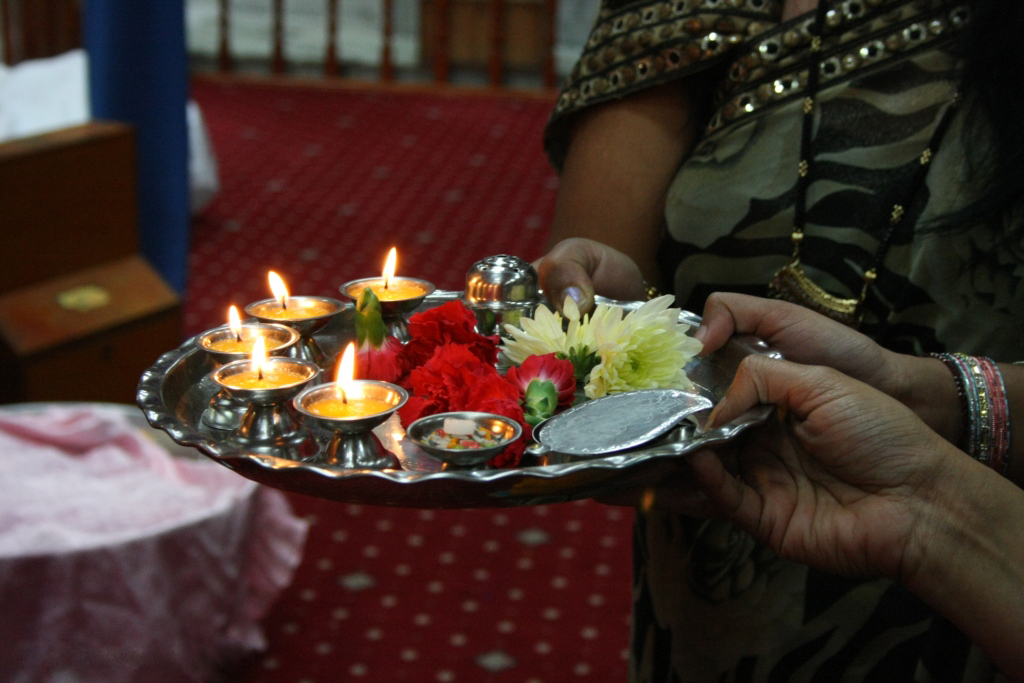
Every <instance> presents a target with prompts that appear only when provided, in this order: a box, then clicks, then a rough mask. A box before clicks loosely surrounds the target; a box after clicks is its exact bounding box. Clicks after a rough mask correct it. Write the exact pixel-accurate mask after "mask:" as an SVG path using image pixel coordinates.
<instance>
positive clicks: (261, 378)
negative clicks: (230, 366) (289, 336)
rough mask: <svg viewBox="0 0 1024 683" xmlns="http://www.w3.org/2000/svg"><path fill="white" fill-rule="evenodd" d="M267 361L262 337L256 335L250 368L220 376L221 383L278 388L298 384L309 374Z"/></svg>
mask: <svg viewBox="0 0 1024 683" xmlns="http://www.w3.org/2000/svg"><path fill="white" fill-rule="evenodd" d="M274 365H276V364H275V363H267V349H266V344H265V342H264V340H263V337H257V338H256V340H255V342H254V343H253V349H252V367H253V369H252V370H246V371H245V372H238V373H235V374H233V375H228V376H227V377H222V378H221V380H220V381H221V383H223V384H226V385H227V386H229V387H233V388H235V389H280V388H281V387H287V386H291V385H293V384H299V383H300V382H305V381H306V380H307V379H309V375H305V374H303V373H301V372H295V371H294V370H288V369H286V368H275V367H274Z"/></svg>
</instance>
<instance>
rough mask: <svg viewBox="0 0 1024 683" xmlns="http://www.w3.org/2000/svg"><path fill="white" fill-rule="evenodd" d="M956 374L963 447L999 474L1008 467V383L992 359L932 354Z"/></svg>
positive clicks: (955, 354) (965, 355) (954, 376)
mask: <svg viewBox="0 0 1024 683" xmlns="http://www.w3.org/2000/svg"><path fill="white" fill-rule="evenodd" d="M931 355H932V357H934V358H938V359H939V360H941V361H942V362H943V363H945V364H946V367H948V368H949V369H950V371H951V372H952V373H953V378H954V379H955V380H956V385H957V396H958V397H959V398H960V407H961V413H962V418H961V419H962V424H963V427H962V438H961V443H960V446H961V447H962V448H963V450H964V451H966V452H967V453H968V454H970V456H971V457H973V458H974V459H975V460H978V461H979V462H981V463H984V464H985V465H988V466H989V467H991V468H992V469H994V470H995V471H997V472H999V473H1000V474H1003V475H1005V474H1006V472H1007V470H1008V458H1007V454H1008V453H1009V450H1010V413H1009V407H1008V406H1007V403H1006V386H1005V384H1004V383H1003V375H1002V373H1001V372H1000V371H999V367H998V366H997V365H996V364H995V363H994V362H993V361H992V359H991V358H985V357H984V356H968V355H967V354H964V353H933V354H931Z"/></svg>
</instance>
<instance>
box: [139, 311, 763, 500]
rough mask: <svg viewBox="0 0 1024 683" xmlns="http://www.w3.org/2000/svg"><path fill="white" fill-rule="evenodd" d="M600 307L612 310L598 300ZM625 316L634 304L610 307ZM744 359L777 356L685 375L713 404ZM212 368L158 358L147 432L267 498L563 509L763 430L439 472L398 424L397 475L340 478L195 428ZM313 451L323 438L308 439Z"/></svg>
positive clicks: (753, 419)
mask: <svg viewBox="0 0 1024 683" xmlns="http://www.w3.org/2000/svg"><path fill="white" fill-rule="evenodd" d="M460 294H461V293H460V292H446V291H437V292H435V293H434V294H432V295H431V296H430V297H428V298H427V299H426V300H425V301H424V303H423V306H422V308H429V307H432V306H438V305H440V304H442V303H445V302H447V301H451V300H453V299H456V298H459V296H460ZM604 301H606V302H611V300H607V299H605V300H604ZM611 303H615V304H616V305H620V306H622V307H624V308H626V309H632V308H636V307H638V306H639V303H637V302H611ZM680 321H681V322H685V323H688V324H691V325H693V326H696V325H697V324H699V322H700V318H699V317H698V316H696V315H694V314H692V313H689V312H686V311H683V312H681V313H680ZM352 330H353V323H352V309H351V306H349V307H347V308H346V309H345V310H344V311H343V312H342V313H341V314H339V315H338V316H336V318H335V319H334V321H332V323H331V324H330V325H329V326H328V327H326V328H324V330H322V332H321V333H320V334H318V335H317V336H316V340H317V342H318V343H319V345H320V346H321V347H322V348H323V350H324V352H325V353H326V354H327V355H328V356H329V357H331V356H333V355H334V354H336V353H337V352H338V351H339V350H340V349H341V348H343V346H344V344H345V343H347V342H348V341H349V340H350V339H351V338H352V336H353V332H352ZM750 354H762V355H771V356H778V354H777V352H775V351H773V350H771V349H770V348H769V347H768V346H767V345H765V344H764V343H763V342H762V341H760V340H758V339H756V338H753V337H736V338H733V339H732V340H730V341H729V343H728V344H727V345H726V346H725V347H723V348H722V349H720V350H719V351H717V352H716V353H714V354H711V355H710V356H706V357H701V358H696V359H694V360H693V361H691V363H690V364H689V365H688V366H687V372H688V374H689V376H690V378H691V379H692V380H693V382H694V383H695V384H696V385H697V388H698V390H699V391H700V392H701V393H703V394H705V395H706V396H708V397H709V398H711V399H712V400H713V401H717V399H719V398H720V397H721V396H722V395H723V394H724V392H725V390H726V388H727V387H728V386H729V383H730V382H731V381H732V378H733V377H734V375H735V373H736V368H737V366H738V364H739V362H740V361H741V360H742V359H743V358H744V357H746V356H748V355H750ZM213 368H214V365H213V362H212V361H211V360H210V359H209V358H208V356H207V354H205V353H203V352H200V351H198V350H197V349H196V347H195V345H194V341H193V340H191V339H190V340H188V341H186V342H185V343H184V344H182V345H181V346H180V347H178V348H177V349H175V350H173V351H170V352H168V353H165V354H164V355H163V356H161V357H160V358H159V359H158V360H157V362H156V363H155V364H154V365H153V366H152V367H151V368H150V369H149V370H147V371H146V372H145V373H144V374H143V375H142V379H141V381H140V383H139V388H138V396H137V399H138V404H139V407H140V408H142V411H143V412H144V413H145V415H146V419H147V420H148V421H149V423H150V424H151V425H153V426H154V427H156V428H158V429H161V430H163V431H164V432H166V433H167V434H168V435H169V436H170V437H171V438H172V439H173V440H174V441H175V442H177V443H178V444H181V445H183V446H192V447H194V448H196V449H198V450H199V451H200V452H202V453H203V454H204V455H206V456H208V457H210V458H212V459H213V460H215V461H217V462H219V463H220V464H222V465H224V466H225V467H228V468H230V469H232V470H234V471H236V472H238V473H239V474H240V475H242V476H244V477H247V478H249V479H252V480H254V481H257V482H259V483H261V484H265V485H267V486H271V487H273V488H277V489H281V490H285V491H293V492H297V493H302V494H306V495H310V496H315V497H318V498H326V499H329V500H335V501H339V502H347V503H361V504H366V505H389V506H398V507H413V508H495V507H509V506H518V505H541V504H547V503H563V502H568V501H572V500H578V499H582V498H594V497H600V496H602V495H606V494H609V493H612V492H614V491H618V490H623V489H627V488H634V487H643V486H649V485H651V484H653V483H656V482H658V481H660V480H662V479H664V478H666V477H668V476H670V475H672V474H674V473H676V472H678V470H679V468H680V467H684V468H685V467H686V464H685V462H684V461H683V459H682V458H681V457H680V456H682V455H684V454H686V453H688V452H690V451H693V450H694V449H696V448H698V447H701V446H705V445H711V444H716V443H723V442H725V441H728V440H730V439H732V438H733V437H735V436H736V435H737V434H739V433H740V432H742V431H743V430H745V429H747V428H748V427H750V426H752V425H755V424H758V423H760V422H762V421H764V420H765V418H766V417H767V416H768V415H769V414H770V411H771V408H770V407H768V406H761V407H758V408H756V409H754V410H752V411H750V412H748V413H747V414H745V415H743V416H741V417H740V418H738V419H736V420H734V421H733V422H731V423H729V424H726V425H722V426H721V427H719V428H717V429H713V430H710V431H707V432H703V433H701V432H700V430H699V429H698V427H697V425H696V424H694V423H692V422H685V423H684V424H683V425H682V426H680V427H679V428H677V429H675V430H673V431H672V432H670V433H669V435H668V436H666V437H664V438H662V439H661V440H659V441H657V442H655V443H652V444H649V445H647V446H645V447H643V448H639V449H635V450H631V451H621V452H618V453H614V454H609V455H607V456H604V457H593V456H589V457H586V458H574V457H572V456H567V455H563V454H558V453H547V454H545V455H543V456H541V457H534V456H532V455H530V454H529V452H528V453H527V454H525V455H524V456H523V461H522V463H521V464H520V466H518V467H516V468H512V469H487V468H484V469H451V470H449V469H442V467H443V466H442V463H441V462H440V461H438V460H436V459H435V458H433V457H431V456H430V455H428V454H427V453H424V452H423V451H421V450H420V449H419V448H418V447H416V445H415V444H413V443H412V442H411V441H410V440H408V439H406V438H405V434H404V431H403V430H402V427H401V424H400V423H399V422H398V419H397V416H393V417H392V418H391V419H390V420H388V422H386V423H385V424H383V425H381V426H380V427H378V428H377V429H376V430H375V431H376V433H377V435H378V436H379V437H380V438H381V441H382V442H383V443H384V446H385V447H386V448H387V449H388V450H390V451H392V452H393V453H395V455H396V456H398V459H399V461H400V462H401V464H402V469H401V470H369V469H342V468H336V467H331V466H325V465H312V464H309V463H306V462H300V461H296V460H291V459H287V458H283V457H278V456H276V455H274V454H267V453H254V452H247V451H246V450H245V449H244V448H242V447H240V446H239V445H238V444H235V443H232V441H231V440H230V438H229V434H228V433H226V432H221V431H218V430H215V429H212V428H210V427H208V426H207V425H205V424H204V423H203V422H202V419H201V418H202V414H203V411H204V410H205V409H206V407H207V406H208V405H209V402H210V399H211V398H212V397H213V396H214V394H216V393H217V387H216V385H214V384H213V382H212V380H210V379H209V377H208V375H209V373H210V371H211V370H212V369H213ZM313 433H314V437H315V438H316V441H317V443H318V444H319V445H320V447H326V443H327V441H328V440H329V437H330V435H329V434H327V433H324V432H319V431H316V430H315V429H314V432H313Z"/></svg>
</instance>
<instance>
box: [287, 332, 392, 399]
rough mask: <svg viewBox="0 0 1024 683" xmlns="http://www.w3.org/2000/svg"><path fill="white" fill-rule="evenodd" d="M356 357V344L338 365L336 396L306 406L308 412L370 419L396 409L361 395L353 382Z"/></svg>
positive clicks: (346, 349) (351, 345)
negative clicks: (372, 416) (371, 416)
mask: <svg viewBox="0 0 1024 683" xmlns="http://www.w3.org/2000/svg"><path fill="white" fill-rule="evenodd" d="M355 355H356V347H355V344H352V343H350V344H349V345H348V346H347V347H345V353H344V354H343V355H342V357H341V361H340V362H339V363H338V372H337V375H336V384H337V392H336V395H335V396H334V397H331V398H323V399H320V400H319V401H316V402H315V403H312V404H310V405H309V406H306V410H308V411H309V412H311V413H313V414H315V415H320V416H321V417H369V416H370V415H376V414H378V413H383V412H386V411H388V410H391V409H392V408H394V407H395V405H394V404H393V403H388V402H387V401H382V400H380V399H377V398H367V397H364V396H362V395H361V394H360V393H359V385H358V384H356V383H355V382H353V380H352V377H353V376H355Z"/></svg>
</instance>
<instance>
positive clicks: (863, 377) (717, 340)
mask: <svg viewBox="0 0 1024 683" xmlns="http://www.w3.org/2000/svg"><path fill="white" fill-rule="evenodd" d="M733 334H752V335H754V336H756V337H759V338H761V339H763V340H764V341H765V342H767V343H768V344H769V345H770V346H772V347H773V348H775V349H776V350H778V351H779V352H780V353H782V355H783V357H784V358H786V359H787V360H791V361H794V362H797V363H803V364H807V365H825V366H827V367H830V368H834V369H836V370H839V371H840V372H842V373H843V374H844V375H849V376H850V377H852V378H854V379H857V380H860V381H861V382H864V383H865V384H868V385H870V386H872V387H874V388H875V389H878V390H879V391H882V392H883V393H885V394H888V395H889V396H892V397H893V398H895V399H896V400H898V401H900V402H901V403H903V404H904V405H905V406H907V407H909V408H910V409H911V410H912V411H914V413H915V414H917V416H918V417H919V418H921V419H922V420H924V422H925V424H926V425H927V426H928V427H930V428H931V429H933V430H935V431H936V432H938V433H939V434H940V435H942V436H943V437H944V438H945V439H946V440H947V441H949V442H950V443H952V444H956V443H959V439H960V428H961V420H960V412H959V411H960V399H959V398H958V397H957V394H956V383H955V382H954V380H953V376H952V374H950V372H949V370H948V369H947V368H946V367H945V366H944V365H943V363H942V361H940V360H937V359H935V358H929V357H917V356H908V355H905V354H900V353H895V352H893V351H889V350H888V349H885V348H883V347H881V346H879V345H878V344H876V343H875V342H874V341H872V340H871V339H870V338H869V337H867V336H865V335H863V334H861V333H859V332H857V331H855V330H852V329H850V328H849V327H847V326H846V325H843V324H842V323H839V322H837V321H835V320H832V319H831V318H827V317H825V316H823V315H821V314H819V313H815V312H814V311H811V310H810V309H807V308H804V307H803V306H798V305H796V304H791V303H788V302H785V301H778V300H775V299H761V298H758V297H753V296H747V295H744V294H726V293H716V294H712V295H711V296H710V297H708V300H707V303H706V304H705V306H704V316H703V320H702V322H701V326H700V328H699V329H698V330H697V331H696V332H695V336H696V337H697V338H698V339H700V340H701V341H702V342H703V343H704V351H703V353H705V354H706V353H712V352H713V351H716V350H717V349H719V348H720V347H721V346H722V345H723V344H725V342H726V341H728V340H729V337H731V336H732V335H733Z"/></svg>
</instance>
